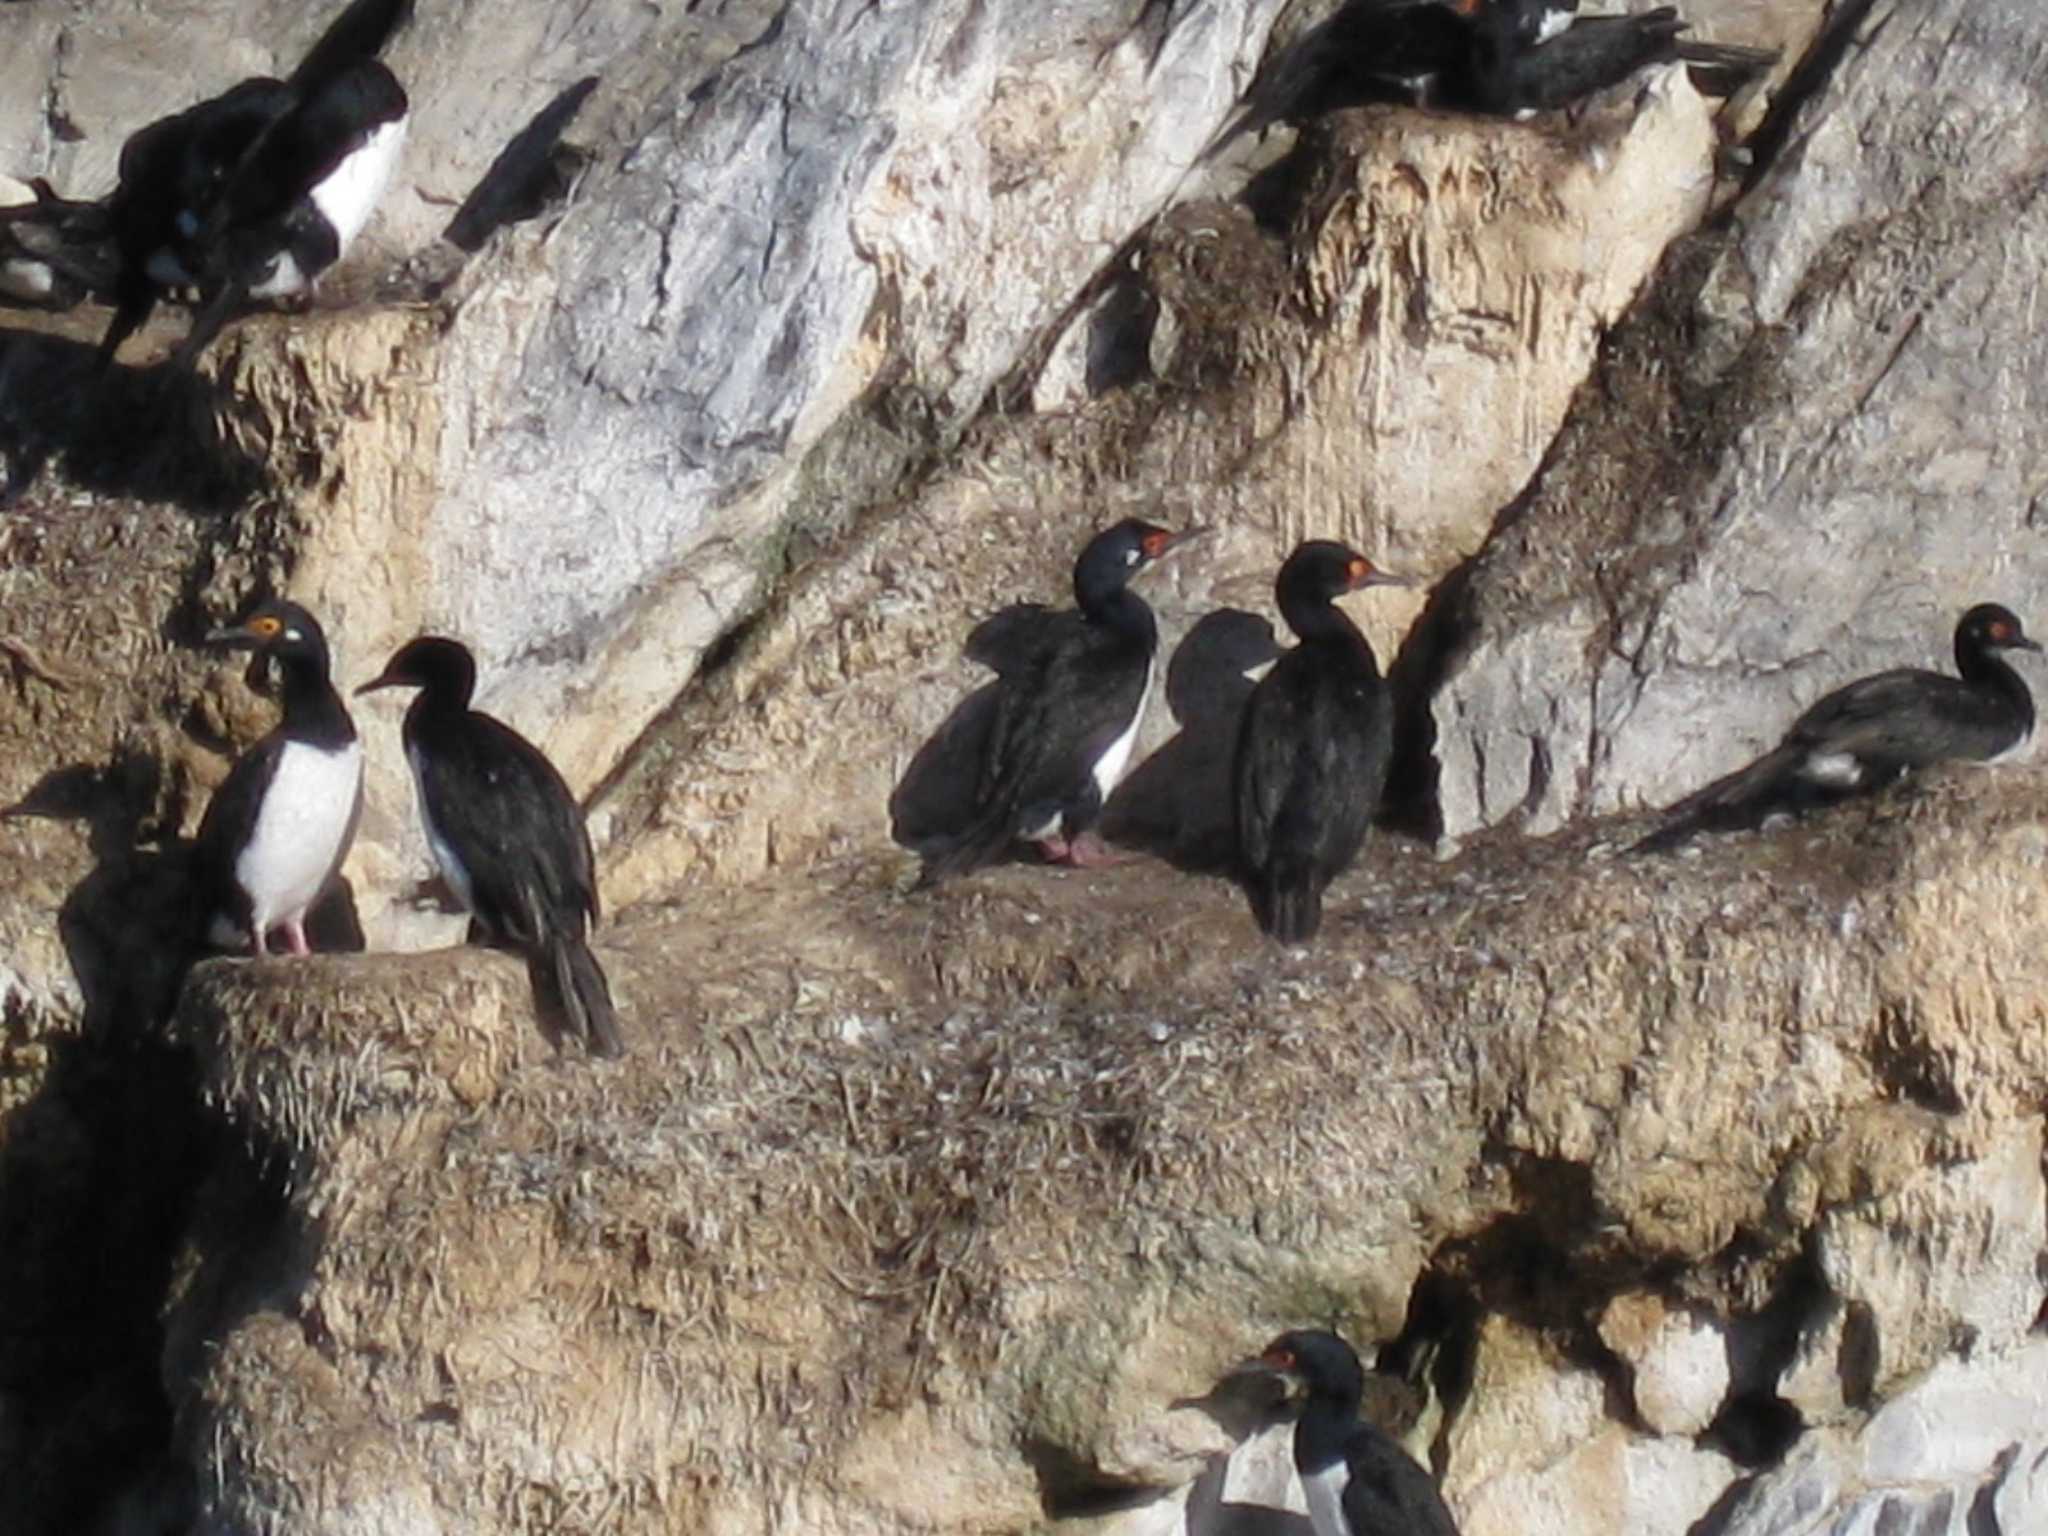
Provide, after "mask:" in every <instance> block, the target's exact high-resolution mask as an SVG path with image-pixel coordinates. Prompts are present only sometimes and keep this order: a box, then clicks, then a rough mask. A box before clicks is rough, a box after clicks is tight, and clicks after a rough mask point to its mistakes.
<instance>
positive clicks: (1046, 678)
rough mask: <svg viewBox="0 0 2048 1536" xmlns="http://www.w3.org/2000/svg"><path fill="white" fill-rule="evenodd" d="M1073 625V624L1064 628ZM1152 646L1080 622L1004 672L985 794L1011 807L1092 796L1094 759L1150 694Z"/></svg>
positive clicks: (988, 801) (997, 803) (989, 801)
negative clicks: (1024, 662)
mask: <svg viewBox="0 0 2048 1536" xmlns="http://www.w3.org/2000/svg"><path fill="white" fill-rule="evenodd" d="M1061 627H1062V628H1066V626H1061ZM1150 663H1151V657H1150V655H1149V654H1147V652H1146V650H1145V648H1144V647H1143V646H1141V645H1138V644H1136V643H1134V642H1133V641H1131V640H1130V639H1128V638H1126V637H1124V636H1122V635H1118V634H1116V633H1114V632H1113V631H1109V630H1106V629H1103V628H1102V627H1101V626H1099V625H1094V624H1088V623H1086V622H1081V621H1079V617H1078V615H1076V622H1075V623H1074V624H1073V625H1072V627H1071V628H1070V629H1067V632H1066V633H1065V634H1064V635H1063V636H1062V639H1061V642H1060V643H1059V644H1056V645H1053V646H1050V647H1048V648H1046V649H1044V650H1042V651H1040V652H1039V653H1038V654H1036V655H1035V656H1033V657H1032V658H1031V659H1030V662H1029V664H1028V665H1026V666H1025V667H1024V668H1022V669H1021V670H1020V671H1018V672H1017V673H1015V674H1013V675H1011V676H1009V677H1006V678H1004V680H1003V688H1002V692H1001V696H1000V697H999V699H998V702H997V705H996V718H995V721H994V723H993V725H992V726H991V727H990V729H989V739H988V747H987V756H986V757H985V758H984V760H983V763H982V800H983V801H984V803H986V804H988V805H991V806H1001V807H1004V808H1006V809H1007V810H1009V811H1011V812H1012V813H1015V812H1018V811H1022V810H1024V809H1026V808H1027V807H1031V806H1040V805H1048V804H1055V803H1065V802H1067V801H1070V800H1073V799H1076V798H1078V797H1081V796H1083V795H1085V794H1086V792H1087V785H1088V780H1089V775H1090V773H1091V772H1092V770H1093V768H1094V765H1095V761H1096V759H1098V758H1099V757H1101V756H1102V754H1103V753H1104V752H1106V751H1108V750H1109V747H1110V744H1111V743H1112V742H1114V741H1115V740H1116V739H1117V737H1118V736H1120V735H1122V734H1123V732H1124V731H1125V730H1126V729H1127V728H1128V727H1129V726H1130V723H1131V718H1132V717H1133V716H1134V715H1135V714H1136V713H1137V712H1138V707H1139V705H1140V704H1141V703H1142V702H1143V700H1144V696H1145V683H1146V674H1147V671H1148V668H1149V666H1150Z"/></svg>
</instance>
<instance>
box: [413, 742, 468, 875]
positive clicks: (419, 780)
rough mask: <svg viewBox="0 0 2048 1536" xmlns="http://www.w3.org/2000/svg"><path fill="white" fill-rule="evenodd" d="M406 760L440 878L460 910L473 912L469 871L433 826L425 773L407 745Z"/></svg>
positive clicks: (416, 753) (422, 822)
mask: <svg viewBox="0 0 2048 1536" xmlns="http://www.w3.org/2000/svg"><path fill="white" fill-rule="evenodd" d="M405 760H406V762H407V763H408V764H410V765H411V767H412V787H413V793H414V794H416V795H418V796H419V802H420V825H422V826H423V827H425V828H426V829H427V847H428V849H429V850H430V851H431V852H432V853H433V855H434V864H435V867H436V868H438V869H439V870H440V871H441V878H442V879H443V880H446V881H447V882H448V889H449V890H451V891H453V892H454V893H455V899H456V900H457V901H459V902H461V903H462V910H463V911H465V912H474V911H475V910H476V887H475V886H474V885H472V884H470V880H469V871H468V869H466V868H465V867H464V866H463V863H462V860H460V859H458V858H457V857H456V856H455V850H454V849H453V848H451V847H449V846H448V843H447V840H446V839H445V838H443V837H442V836H441V832H440V829H439V828H438V827H436V826H435V825H434V816H433V813H432V812H431V811H429V810H428V809H427V785H426V779H425V777H424V775H422V774H421V773H420V755H419V753H418V751H416V750H415V749H414V748H412V747H407V748H406V749H405Z"/></svg>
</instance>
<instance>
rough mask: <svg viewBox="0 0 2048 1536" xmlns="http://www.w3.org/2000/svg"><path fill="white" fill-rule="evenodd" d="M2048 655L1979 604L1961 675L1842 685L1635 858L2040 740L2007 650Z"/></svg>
mask: <svg viewBox="0 0 2048 1536" xmlns="http://www.w3.org/2000/svg"><path fill="white" fill-rule="evenodd" d="M2040 649H2041V647H2040V646H2039V645H2038V644H2036V643H2035V642H2034V641H2032V640H2029V639H2028V638H2027V634H2026V630H2025V629H2024V628H2023V627H2022V626H2021V624H2020V621H2019V619H2018V618H2017V617H2015V616H2014V614H2013V612H2012V610H2011V609H2009V608H2001V607H2000V606H1999V605H1998V604H1997V603H1979V604H1978V605H1977V606H1976V607H1974V608H1972V609H1970V611H1969V612H1967V613H1965V614H1964V615H1963V616H1962V619H1961V620H1960V621H1959V622H1958V623H1957V624H1956V638H1955V652H1956V671H1957V672H1959V673H1961V674H1962V675H1961V676H1960V677H1949V676H1947V675H1945V674H1944V673H1940V672H1927V671H1923V670H1921V669H1920V668H1918V667H1898V668H1895V669H1893V670H1892V671H1890V672H1879V673H1878V674H1876V675H1875V676H1874V677H1866V678H1862V679H1860V680H1858V681H1856V682H1853V683H1851V684H1849V685H1848V686H1847V687H1846V688H1838V689H1836V690H1835V691H1834V692H1833V693H1831V694H1828V695H1827V696H1826V697H1825V698H1823V699H1821V700H1820V701H1819V702H1818V703H1816V704H1814V705H1813V706H1812V707H1811V708H1809V709H1808V710H1807V711H1806V713H1805V714H1803V715H1801V716H1800V717H1799V718H1798V719H1797V720H1795V721H1793V723H1792V729H1791V730H1789V731H1787V732H1786V733H1785V739H1784V740H1783V741H1781V742H1779V743H1778V745H1777V746H1775V747H1773V748H1772V749H1771V750H1770V751H1769V752H1766V753H1765V754H1764V755H1763V756H1762V757H1760V758H1758V759H1757V760H1756V761H1755V762H1753V763H1751V764H1750V765H1749V766H1748V767H1746V768H1739V769H1737V770H1736V771H1735V772H1734V773H1731V774H1729V775H1727V777H1725V778H1720V779H1716V780H1715V781H1714V782H1713V783H1711V784H1709V785H1708V786H1707V787H1706V788H1705V789H1702V790H1697V791H1695V792H1694V793H1693V794H1690V795H1688V796H1686V798H1685V799H1683V800H1681V801H1679V802H1678V803H1677V804H1676V805H1674V806H1672V807H1671V808H1670V809H1669V810H1667V811H1666V812H1665V813H1664V825H1663V826H1661V827H1659V828H1658V829H1657V830H1656V831H1655V832H1652V833H1651V834H1650V835H1649V836H1648V837H1646V838H1644V839H1643V840H1642V841H1641V842H1639V843H1637V844H1636V845H1635V847H1634V849H1633V850H1632V851H1634V852H1636V853H1655V852H1658V851H1660V850H1662V849H1666V848H1671V847H1675V846H1676V845H1677V844H1679V843H1682V842H1684V841H1685V840H1686V839H1687V838H1689V837H1691V836H1692V835H1693V834H1694V833H1695V832H1703V831H1730V830H1734V829H1736V828H1742V827H1754V826H1758V825H1760V824H1761V823H1762V822H1763V820H1764V819H1765V818H1766V817H1767V816H1770V815H1771V814H1772V813H1773V812H1778V811H1788V812H1793V813H1795V814H1796V813H1799V812H1803V811H1807V810H1811V809H1813V808H1815V807H1817V806H1823V805H1831V804H1833V803H1834V802H1836V801H1838V800H1845V799H1848V798H1849V797H1850V796H1852V795H1860V794H1867V793H1869V792H1870V791H1872V790H1877V789H1882V788H1884V787H1885V786H1886V785H1887V784H1890V783H1892V782H1893V781H1894V780H1896V779H1898V778H1900V777H1901V776H1903V775H1905V774H1908V773H1912V772H1914V771H1915V770H1918V769H1921V768H1926V767H1929V766H1931V765H1932V764H1935V763H1939V762H1945V761H1947V760H1948V759H1950V758H1962V759H1969V760H1975V761H1979V762H1988V761H1990V760H1991V759H1993V758H1997V757H2002V756H2004V755H2005V754H2006V753H2008V752H2011V751H2013V750H2014V749H2015V748H2018V747H2021V746H2023V745H2025V743H2026V741H2027V739H2028V738H2029V737H2031V736H2032V735H2033V733H2034V696H2033V694H2032V693H2031V692H2030V691H2029V690H2028V688H2027V685H2026V682H2025V681H2024V680H2023V679H2022V678H2021V677H2020V675H2019V673H2017V672H2015V671H2014V670H2013V669H2012V667H2011V666H2010V665H2008V664H2007V663H2006V661H2005V660H2004V659H2003V658H2002V657H2000V656H1999V654H1998V653H1999V652H2000V651H2038V650H2040Z"/></svg>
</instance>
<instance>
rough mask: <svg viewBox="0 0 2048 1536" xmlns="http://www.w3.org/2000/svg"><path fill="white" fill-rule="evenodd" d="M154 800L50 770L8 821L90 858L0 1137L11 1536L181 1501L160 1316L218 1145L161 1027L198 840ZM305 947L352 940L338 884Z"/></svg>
mask: <svg viewBox="0 0 2048 1536" xmlns="http://www.w3.org/2000/svg"><path fill="white" fill-rule="evenodd" d="M163 799H164V797H163V795H162V784H161V767H160V764H159V763H158V761H157V760H156V759H155V758H152V757H147V756H143V755H141V754H135V755H130V756H124V757H121V758H117V759H116V760H115V761H114V762H112V763H111V764H108V765H77V766H70V767H65V768H60V769H56V770H53V771H52V772H50V773H48V774H46V775H45V776H44V777H43V778H42V780H40V781H39V782H38V783H37V784H36V785H35V787H34V788H33V789H31V790H30V791H29V793H28V794H27V795H26V796H24V797H23V799H22V800H21V801H20V802H18V803H17V804H16V805H14V806H11V807H9V808H7V810H6V811H5V812H4V813H0V814H5V815H8V816H20V817H39V818H49V819H54V820H63V821H72V822H77V823H80V824H82V825H83V826H84V827H85V828H86V833H87V836H88V838H89V842H90V848H91V852H92V856H93V867H92V869H91V870H90V871H89V872H88V873H87V875H86V876H85V878H84V879H82V880H81V881H79V882H78V884H77V885H76V886H75V887H73V889H72V890H71V891H70V892H69V893H68V895H67V896H66V897H65V899H64V901H63V903H62V905H61V906H60V908H59V910H58V912H57V914H56V922H57V933H58V936H59V939H60V940H61V942H62V943H63V946H64V951H65V955H66V957H67V959H68V961H69V963H70V966H71V970H72V974H73V977H74V978H75V980H76V982H77V986H78V990H79V994H80V997H81V999H82V1001H83V1005H84V1006H83V1011H82V1019H81V1024H80V1027H79V1029H78V1031H77V1032H76V1033H75V1034H70V1035H56V1036H45V1043H46V1048H47V1049H48V1051H49V1061H48V1065H47V1067H46V1069H45V1071H44V1073H43V1077H42V1082H41V1084H40V1086H39V1087H38V1089H37V1091H36V1093H35V1094H34V1096H33V1097H32V1098H30V1099H29V1100H27V1101H26V1102H25V1103H23V1104H21V1105H20V1106H19V1107H17V1108H16V1109H15V1110H13V1111H12V1113H11V1114H10V1116H9V1124H8V1135H7V1137H6V1139H5V1141H4V1142H0V1387H4V1388H5V1390H6V1391H7V1392H8V1393H9V1394H10V1395H11V1396H12V1397H13V1398H14V1400H15V1401H16V1402H18V1403H20V1404H21V1405H22V1408H23V1412H22V1414H21V1417H20V1419H19V1420H18V1433H19V1434H20V1436H21V1439H22V1443H21V1444H20V1445H19V1446H18V1447H17V1450H18V1453H19V1459H18V1460H16V1461H15V1463H14V1464H15V1465H17V1466H19V1467H24V1468H32V1469H34V1471H33V1476H32V1477H31V1478H29V1479H26V1480H24V1481H23V1483H22V1484H21V1485H20V1486H16V1487H12V1488H9V1489H7V1490H5V1491H4V1492H0V1526H4V1528H6V1529H8V1530H10V1531H13V1530H20V1531H28V1532H34V1531H44V1530H47V1531H52V1532H55V1531H65V1532H70V1531H84V1532H93V1531H100V1530H109V1529H115V1528H117V1527H118V1528H121V1529H128V1528H131V1527H129V1526H122V1525H120V1524H119V1522H120V1521H121V1520H123V1519H126V1518H128V1517H129V1516H131V1515H132V1513H133V1511H134V1510H136V1509H137V1508H146V1509H148V1510H149V1511H150V1512H151V1516H152V1518H153V1519H162V1520H165V1521H166V1523H165V1524H163V1525H161V1526H160V1527H143V1528H162V1529H177V1528H180V1527H179V1525H178V1524H177V1522H176V1521H175V1520H170V1519H169V1518H168V1516H167V1514H166V1512H167V1511H168V1512H173V1513H174V1512H175V1511H176V1510H178V1509H180V1508H183V1507H187V1506H188V1505H189V1502H190V1499H191V1496H192V1490H191V1484H190V1474H189V1470H187V1469H184V1468H181V1467H180V1465H179V1464H178V1462H177V1459H176V1458H175V1457H173V1456H172V1455H171V1451H170V1447H171V1443H172V1440H171V1437H172V1432H173V1415H172V1407H171V1403H170V1400H169V1397H168V1396H167V1393H166V1389H165V1382H164V1369H163V1361H164V1343H165V1340H164V1314H165V1309H166V1301H167V1299H168V1298H169V1296H170V1295H171V1293H172V1290H173V1287H174V1283H175V1271H176V1267H177V1265H178V1263H179V1260H180V1255H181V1254H182V1253H183V1252H184V1250H185V1246H186V1243H187V1239H188V1234H189V1221H190V1216H191V1212H192V1208H193V1200H194V1196H195V1193H196V1192H197V1191H198V1190H199V1189H200V1188H201V1187H202V1186H203V1185H204V1184H206V1182H207V1181H208V1179H209V1178H210V1177H211V1176H212V1175H213V1173H214V1172H215V1171H217V1169H218V1167H219V1166H220V1164H221V1162H222V1161H223V1157H224V1154H225V1153H227V1152H228V1151H229V1150H230V1148H229V1142H230V1138H228V1137H227V1136H226V1135H224V1133H223V1128H222V1127H221V1125H220V1122H219V1120H218V1119H217V1118H216V1117H215V1116H214V1115H213V1114H212V1113H210V1112H209V1111H208V1110H207V1109H206V1108H205V1106H204V1104H203V1102H202V1099H201V1094H200V1086H199V1073H198V1068H197V1066H196V1064H195V1062H194V1061H193V1058H192V1055H191V1052H190V1051H189V1050H186V1049H185V1048H183V1047H180V1046H177V1045H173V1044H172V1043H170V1041H169V1040H168V1038H167V1036H166V1032H165V1024H166V1021H167V1020H168V1019H169V1017H170V1015H171V1013H172V1011H173V1009H174V1008H175V1006H176V1003H177V998H178V994H179V991H180V988H181V987H182V985H183V983H184V979H185V975H186V973H187V972H188V971H189V970H190V969H191V967H192V965H193V964H194V963H195V961H197V960H198V959H199V958H200V957H201V953H202V952H201V951H200V949H199V948H198V946H197V944H196V942H195V940H196V930H197V920H196V914H195V913H194V911H193V906H192V900H191V849H190V847H189V846H188V845H186V844H185V843H183V842H182V841H180V840H177V839H175V838H169V839H165V838H161V837H159V836H158V834H159V833H160V831H161V827H162V825H163V824H164V823H166V822H169V821H172V820H174V819H175V818H174V816H173V815H166V814H165V813H164V812H163V810H162V809H161V807H162V804H163ZM308 936H309V938H311V939H312V940H313V941H314V942H315V943H316V944H317V945H319V946H320V947H322V948H330V949H336V948H354V949H360V948H361V947H362V929H361V924H360V923H359V922H358V920H357V918H356V914H355V908H354V902H353V900H352V899H351V897H350V893H349V892H348V891H347V889H346V888H345V886H344V887H343V888H341V889H338V890H336V891H334V892H330V893H329V895H328V897H327V898H326V899H324V900H323V901H322V903H321V905H320V906H319V907H318V908H317V909H316V910H315V913H314V914H313V915H312V917H311V919H310V920H309V923H308ZM271 963H277V964H283V963H288V962H283V961H277V962H271ZM124 1512H125V1513H124Z"/></svg>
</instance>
